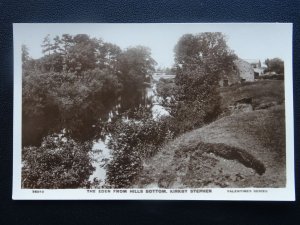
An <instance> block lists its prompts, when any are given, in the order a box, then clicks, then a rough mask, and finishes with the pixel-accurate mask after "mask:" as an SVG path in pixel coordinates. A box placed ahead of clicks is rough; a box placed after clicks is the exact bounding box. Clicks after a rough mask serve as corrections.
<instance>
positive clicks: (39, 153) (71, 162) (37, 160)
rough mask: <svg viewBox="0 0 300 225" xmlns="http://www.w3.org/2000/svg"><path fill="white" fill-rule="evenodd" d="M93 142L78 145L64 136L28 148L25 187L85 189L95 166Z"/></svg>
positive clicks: (24, 168)
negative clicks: (92, 152) (91, 154)
mask: <svg viewBox="0 0 300 225" xmlns="http://www.w3.org/2000/svg"><path fill="white" fill-rule="evenodd" d="M91 148H92V145H91V143H90V142H86V143H78V142H76V141H74V140H72V139H70V138H67V137H64V136H62V135H50V136H47V137H45V138H44V140H43V142H42V144H41V146H40V147H24V148H23V152H22V164H23V168H22V188H49V189H56V188H60V189H62V188H84V187H88V186H89V182H88V179H89V176H90V175H91V174H92V172H93V171H94V167H93V166H92V162H91V157H90V155H89V154H90V151H91Z"/></svg>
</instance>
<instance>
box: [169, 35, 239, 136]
mask: <svg viewBox="0 0 300 225" xmlns="http://www.w3.org/2000/svg"><path fill="white" fill-rule="evenodd" d="M235 58H236V56H235V55H234V54H233V52H232V51H231V50H230V49H229V48H228V46H227V44H226V39H225V36H224V35H223V34H222V33H219V32H212V33H211V32H210V33H200V34H196V35H192V34H186V35H184V36H182V37H181V38H180V40H179V41H178V43H177V45H176V46H175V64H176V77H175V83H176V86H177V88H176V93H175V95H174V99H175V100H174V101H173V105H171V114H172V115H173V116H175V117H176V118H177V120H178V121H179V122H181V123H182V124H183V125H182V127H181V129H183V130H182V131H185V130H189V129H193V128H196V127H199V126H201V125H203V124H204V123H207V122H210V121H211V120H213V119H215V118H216V116H217V115H218V114H219V112H220V95H219V92H218V81H219V79H220V77H221V76H222V75H223V74H226V73H230V72H232V70H233V65H234V64H233V60H234V59H235Z"/></svg>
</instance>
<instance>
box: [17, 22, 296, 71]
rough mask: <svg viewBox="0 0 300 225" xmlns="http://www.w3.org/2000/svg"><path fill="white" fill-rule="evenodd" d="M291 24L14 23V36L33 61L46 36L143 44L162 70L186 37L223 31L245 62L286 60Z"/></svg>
mask: <svg viewBox="0 0 300 225" xmlns="http://www.w3.org/2000/svg"><path fill="white" fill-rule="evenodd" d="M291 26H292V25H291V24H282V23H256V24H255V23H238V24H237V23H235V24H234V23H227V24H224V23H213V24H212V23H202V24H195V23H188V24H88V23H87V24H84V23H81V24H75V23H73V24H14V30H15V32H14V35H17V36H18V38H19V39H20V40H21V43H22V44H25V45H26V46H27V47H28V49H29V54H30V56H31V57H32V58H39V57H41V56H42V48H41V44H42V41H43V39H44V37H45V36H46V35H47V34H50V36H51V37H52V38H53V37H55V36H56V35H59V36H60V35H62V34H65V33H67V34H72V35H75V34H88V35H89V36H90V37H92V38H93V37H95V38H102V39H103V40H104V41H105V42H110V43H113V44H116V45H118V46H119V47H121V48H122V49H126V48H128V47H130V46H136V45H144V46H147V47H149V48H150V49H151V52H152V57H153V58H154V59H155V60H156V62H157V63H158V66H160V67H171V66H172V65H173V64H174V51H173V50H174V46H175V45H176V43H177V42H178V40H179V38H180V37H181V36H182V35H184V34H186V33H191V34H197V33H201V32H222V33H223V34H224V35H225V36H226V39H227V45H228V46H229V48H230V49H232V50H233V51H234V52H235V53H236V54H237V55H238V57H240V58H242V59H258V60H261V61H262V62H263V61H264V60H265V59H266V58H275V57H279V58H281V59H283V60H284V58H285V55H286V45H287V43H288V42H291V38H292V33H291V32H292V29H291Z"/></svg>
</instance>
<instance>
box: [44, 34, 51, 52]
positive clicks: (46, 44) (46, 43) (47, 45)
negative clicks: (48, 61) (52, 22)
mask: <svg viewBox="0 0 300 225" xmlns="http://www.w3.org/2000/svg"><path fill="white" fill-rule="evenodd" d="M42 48H43V50H42V52H43V54H47V55H50V54H51V50H52V43H51V39H50V34H48V35H47V36H46V37H45V38H44V40H43V44H42Z"/></svg>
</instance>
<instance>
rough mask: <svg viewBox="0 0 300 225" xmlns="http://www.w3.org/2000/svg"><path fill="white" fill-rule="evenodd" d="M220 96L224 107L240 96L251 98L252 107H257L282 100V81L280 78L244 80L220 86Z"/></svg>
mask: <svg viewBox="0 0 300 225" xmlns="http://www.w3.org/2000/svg"><path fill="white" fill-rule="evenodd" d="M220 93H221V97H222V102H221V106H222V109H225V108H226V107H228V106H229V105H232V104H233V103H234V102H235V101H237V100H239V99H242V98H249V97H251V98H252V101H253V107H254V108H257V107H259V106H261V105H263V104H268V103H276V104H282V103H283V102H284V81H282V80H261V81H256V82H246V83H245V84H242V85H241V84H236V85H233V86H230V87H222V88H220Z"/></svg>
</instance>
